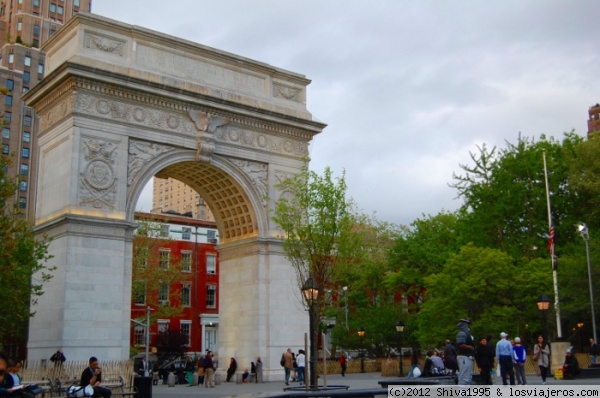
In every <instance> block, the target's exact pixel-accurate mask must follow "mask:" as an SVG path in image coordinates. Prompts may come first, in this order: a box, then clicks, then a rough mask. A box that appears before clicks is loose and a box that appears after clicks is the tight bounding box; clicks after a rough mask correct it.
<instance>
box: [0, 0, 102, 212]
mask: <svg viewBox="0 0 600 398" xmlns="http://www.w3.org/2000/svg"><path fill="white" fill-rule="evenodd" d="M91 5H92V1H91V0H10V1H7V0H0V87H6V89H7V91H6V94H5V95H4V98H3V100H2V101H0V113H1V114H2V115H3V118H4V124H3V125H2V127H1V128H2V153H3V154H5V155H12V156H13V158H12V159H13V163H12V165H11V166H10V167H8V168H7V169H6V170H5V171H6V172H7V174H8V176H10V177H15V176H17V175H20V176H21V183H20V186H19V190H18V193H17V194H16V197H15V200H16V201H17V202H18V204H19V207H20V208H21V209H22V210H23V212H24V213H25V214H26V215H27V216H28V217H29V218H31V217H33V214H34V210H35V181H36V166H37V161H36V153H35V142H36V139H37V135H36V133H37V129H38V121H37V118H36V115H35V112H34V111H33V109H32V108H29V107H27V106H25V104H24V102H23V101H22V99H21V97H22V95H23V94H25V93H26V92H27V91H29V89H30V88H31V87H33V86H34V85H35V84H37V82H39V81H40V80H42V78H43V77H44V72H45V70H44V64H45V62H44V53H43V52H42V51H41V50H40V47H41V46H42V45H43V44H44V43H45V42H46V41H47V40H48V38H50V37H51V36H52V35H54V33H56V31H57V30H58V29H60V27H61V26H62V25H63V24H65V23H66V22H67V21H69V20H70V19H71V18H72V17H73V16H74V15H75V14H77V13H78V12H89V11H91Z"/></svg>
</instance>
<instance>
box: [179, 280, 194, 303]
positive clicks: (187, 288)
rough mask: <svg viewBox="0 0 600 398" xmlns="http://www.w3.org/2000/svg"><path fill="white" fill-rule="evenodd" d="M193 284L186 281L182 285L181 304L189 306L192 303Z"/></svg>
mask: <svg viewBox="0 0 600 398" xmlns="http://www.w3.org/2000/svg"><path fill="white" fill-rule="evenodd" d="M191 297H192V285H190V284H189V283H184V284H182V285H181V306H182V307H189V306H190V305H191Z"/></svg>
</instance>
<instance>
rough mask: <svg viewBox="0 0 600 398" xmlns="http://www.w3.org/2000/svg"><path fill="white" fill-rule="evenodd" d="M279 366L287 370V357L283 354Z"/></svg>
mask: <svg viewBox="0 0 600 398" xmlns="http://www.w3.org/2000/svg"><path fill="white" fill-rule="evenodd" d="M279 364H280V365H281V366H283V367H284V368H285V357H284V355H283V354H281V361H279Z"/></svg>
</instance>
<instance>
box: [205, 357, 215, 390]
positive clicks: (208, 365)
mask: <svg viewBox="0 0 600 398" xmlns="http://www.w3.org/2000/svg"><path fill="white" fill-rule="evenodd" d="M202 366H203V367H204V388H215V380H214V378H213V376H214V374H215V369H214V368H213V366H214V363H213V353H212V351H207V352H206V355H205V356H204V360H203V361H202Z"/></svg>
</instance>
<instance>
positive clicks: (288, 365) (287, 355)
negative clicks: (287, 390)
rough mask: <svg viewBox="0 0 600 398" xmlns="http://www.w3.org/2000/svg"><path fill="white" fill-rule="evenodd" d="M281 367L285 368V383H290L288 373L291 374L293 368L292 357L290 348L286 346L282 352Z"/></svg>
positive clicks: (287, 384)
mask: <svg viewBox="0 0 600 398" xmlns="http://www.w3.org/2000/svg"><path fill="white" fill-rule="evenodd" d="M283 368H284V370H285V385H286V386H289V385H290V375H291V374H292V369H294V358H293V357H292V350H291V348H288V349H287V351H286V352H284V353H283Z"/></svg>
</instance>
